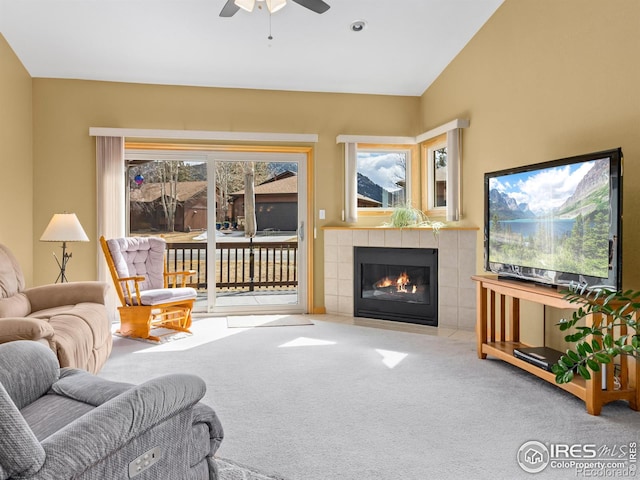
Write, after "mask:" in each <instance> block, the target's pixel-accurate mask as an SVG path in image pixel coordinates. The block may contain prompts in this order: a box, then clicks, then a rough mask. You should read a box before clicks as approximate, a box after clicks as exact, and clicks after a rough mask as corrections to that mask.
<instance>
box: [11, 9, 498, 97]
mask: <svg viewBox="0 0 640 480" xmlns="http://www.w3.org/2000/svg"><path fill="white" fill-rule="evenodd" d="M502 1H503V0H326V2H327V3H328V4H329V5H330V7H331V8H330V9H329V10H328V11H326V12H325V13H323V14H317V13H314V12H312V11H310V10H308V9H306V8H304V7H302V6H301V5H299V4H297V3H294V2H292V1H291V0H289V1H288V2H287V5H286V6H285V7H284V8H283V9H282V10H280V11H278V12H275V13H273V14H269V12H268V10H267V8H265V7H264V3H263V2H257V3H256V5H257V7H256V8H255V9H254V10H253V12H251V13H249V12H246V11H244V10H239V11H238V12H237V13H236V14H235V15H234V16H232V17H230V18H222V17H220V16H219V13H220V11H221V10H222V7H223V6H224V5H225V3H226V0H127V1H125V0H0V32H1V33H2V34H3V35H4V37H5V39H6V40H7V41H8V42H9V45H10V46H11V47H12V49H13V50H14V52H15V53H16V54H17V56H18V57H19V58H20V60H21V61H22V63H23V64H24V66H25V68H26V69H27V70H28V72H29V74H30V75H31V76H32V77H38V78H66V79H87V80H104V81H117V82H134V83H152V84H168V85H193V86H212V87H233V88H257V89H274V90H294V91H311V92H343V93H366V94H385V95H409V96H419V95H421V94H422V93H423V92H424V91H425V90H426V89H427V88H428V87H429V85H430V84H431V83H432V82H433V81H434V80H435V79H436V78H437V77H438V75H439V74H440V73H441V72H442V70H443V69H444V68H446V66H447V65H448V64H449V63H450V62H451V60H452V59H453V58H454V57H455V56H456V55H457V54H458V53H459V52H460V51H461V50H462V49H463V48H464V46H465V45H466V44H467V43H468V42H469V40H470V39H471V38H472V37H473V35H475V33H476V32H477V31H478V30H479V29H480V28H481V27H482V25H484V23H485V22H486V21H487V20H488V19H489V17H490V16H491V15H492V14H493V13H494V12H495V11H496V9H497V8H498V7H499V6H500V4H501V3H502ZM260 7H261V8H260ZM355 21H363V22H365V28H364V29H362V31H360V32H354V31H352V30H351V28H350V25H351V24H352V23H353V22H355ZM270 35H271V36H272V37H273V38H272V39H269V38H268V37H269V36H270Z"/></svg>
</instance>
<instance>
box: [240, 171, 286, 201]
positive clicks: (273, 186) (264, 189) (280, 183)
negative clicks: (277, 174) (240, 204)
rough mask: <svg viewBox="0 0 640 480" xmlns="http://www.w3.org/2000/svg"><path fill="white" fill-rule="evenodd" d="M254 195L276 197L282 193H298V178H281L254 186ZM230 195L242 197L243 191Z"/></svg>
mask: <svg viewBox="0 0 640 480" xmlns="http://www.w3.org/2000/svg"><path fill="white" fill-rule="evenodd" d="M255 192H256V195H276V194H283V193H298V176H297V175H293V176H290V177H286V178H282V179H280V180H274V181H270V180H268V181H267V182H265V183H263V184H261V185H256V188H255ZM231 195H237V196H242V195H244V189H243V190H238V191H237V192H233V193H232V194H231Z"/></svg>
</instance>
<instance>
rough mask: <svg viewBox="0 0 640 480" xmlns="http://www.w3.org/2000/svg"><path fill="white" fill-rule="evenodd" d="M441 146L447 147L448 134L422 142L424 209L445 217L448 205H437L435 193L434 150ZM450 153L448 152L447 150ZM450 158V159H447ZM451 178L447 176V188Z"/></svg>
mask: <svg viewBox="0 0 640 480" xmlns="http://www.w3.org/2000/svg"><path fill="white" fill-rule="evenodd" d="M441 148H447V134H446V133H444V134H442V135H438V136H437V137H435V138H432V139H430V140H429V141H427V142H424V143H422V144H421V150H422V157H423V159H424V160H423V162H422V165H423V166H424V168H423V174H422V179H421V180H422V188H423V190H422V209H423V210H424V211H425V212H426V213H427V215H430V216H436V217H444V216H446V214H447V206H446V204H445V206H443V207H437V206H435V199H434V194H435V191H436V184H435V182H436V179H435V175H434V169H433V152H434V151H436V150H440V149H441ZM447 155H448V152H447ZM447 160H448V159H447ZM449 182H450V179H449V178H447V182H446V184H447V188H448V186H449Z"/></svg>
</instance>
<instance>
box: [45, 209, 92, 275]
mask: <svg viewBox="0 0 640 480" xmlns="http://www.w3.org/2000/svg"><path fill="white" fill-rule="evenodd" d="M40 241H41V242H62V259H59V258H58V257H57V256H56V254H55V253H54V254H53V257H54V258H55V259H56V262H57V263H58V267H60V273H59V274H58V278H56V281H55V283H58V281H60V283H64V282H68V280H67V275H66V269H67V263H68V262H69V259H70V258H71V253H68V252H67V242H88V241H89V237H87V234H86V233H85V232H84V229H83V228H82V225H80V221H79V220H78V217H76V214H75V213H56V214H55V215H54V216H53V217H52V218H51V221H50V222H49V225H47V228H45V230H44V233H43V234H42V236H41V237H40Z"/></svg>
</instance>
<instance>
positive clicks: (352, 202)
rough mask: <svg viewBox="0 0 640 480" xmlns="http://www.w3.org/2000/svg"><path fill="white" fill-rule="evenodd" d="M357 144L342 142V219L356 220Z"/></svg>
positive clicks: (347, 220) (346, 220)
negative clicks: (343, 182)
mask: <svg viewBox="0 0 640 480" xmlns="http://www.w3.org/2000/svg"><path fill="white" fill-rule="evenodd" d="M357 151H358V144H356V143H345V144H344V179H345V186H344V220H345V222H347V223H355V222H357V221H358V158H357Z"/></svg>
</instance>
